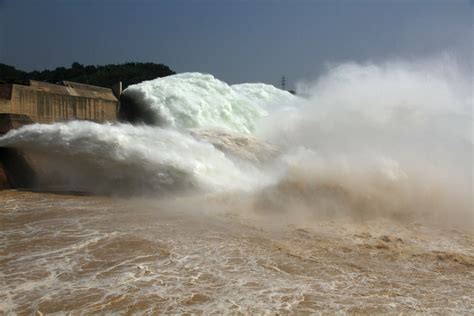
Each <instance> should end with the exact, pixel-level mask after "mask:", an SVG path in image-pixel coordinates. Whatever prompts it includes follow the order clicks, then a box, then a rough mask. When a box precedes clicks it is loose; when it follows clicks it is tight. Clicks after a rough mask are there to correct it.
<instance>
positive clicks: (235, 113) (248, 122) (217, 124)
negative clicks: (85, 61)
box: [123, 73, 294, 134]
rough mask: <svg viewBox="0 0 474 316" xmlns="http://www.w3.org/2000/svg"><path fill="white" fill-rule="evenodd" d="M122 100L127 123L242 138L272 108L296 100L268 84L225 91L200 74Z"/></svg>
mask: <svg viewBox="0 0 474 316" xmlns="http://www.w3.org/2000/svg"><path fill="white" fill-rule="evenodd" d="M123 98H124V99H125V100H127V101H128V102H131V104H128V103H126V104H125V107H126V108H125V109H124V110H125V111H128V113H127V116H132V117H131V118H130V117H129V119H131V120H135V121H143V122H145V123H148V124H150V125H158V126H162V127H174V128H213V129H224V130H227V131H233V132H239V133H246V134H251V133H252V132H253V131H254V129H255V127H256V124H257V122H258V120H259V119H261V118H262V117H264V116H266V115H267V111H266V110H267V109H268V107H270V106H271V105H272V104H281V103H283V102H291V101H292V100H294V97H293V96H292V95H291V94H290V93H288V92H286V91H283V90H279V89H277V88H275V87H273V86H270V85H266V84H259V83H257V84H239V85H232V86H229V85H228V84H226V83H225V82H222V81H220V80H217V79H215V78H214V77H213V76H212V75H209V74H201V73H183V74H178V75H174V76H169V77H165V78H158V79H155V80H151V81H145V82H142V83H140V84H136V85H132V86H130V87H128V88H127V89H126V90H125V91H124V92H123ZM130 107H132V109H130ZM132 113H133V114H132Z"/></svg>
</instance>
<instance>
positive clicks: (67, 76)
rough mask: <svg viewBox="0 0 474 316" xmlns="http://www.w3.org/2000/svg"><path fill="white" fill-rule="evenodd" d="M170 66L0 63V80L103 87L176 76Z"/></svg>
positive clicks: (127, 84)
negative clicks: (22, 66) (24, 66)
mask: <svg viewBox="0 0 474 316" xmlns="http://www.w3.org/2000/svg"><path fill="white" fill-rule="evenodd" d="M174 74H175V72H174V71H173V70H171V69H170V68H169V67H168V66H166V65H163V64H155V63H132V62H128V63H124V64H117V65H116V64H110V65H104V66H93V65H89V66H84V65H81V64H79V63H77V62H74V63H72V65H71V67H70V68H65V67H58V68H56V69H54V70H42V71H38V70H35V71H32V72H25V71H22V70H18V69H15V67H12V66H9V65H5V64H1V63H0V81H25V80H29V79H31V80H39V81H46V82H50V83H57V82H60V81H63V80H67V81H74V82H79V83H85V84H91V85H95V86H101V87H112V85H113V84H115V83H117V82H119V81H122V83H123V87H124V88H126V87H128V86H129V85H132V84H135V83H139V82H142V81H145V80H151V79H155V78H158V77H166V76H169V75H174Z"/></svg>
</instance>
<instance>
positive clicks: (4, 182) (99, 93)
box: [0, 80, 122, 190]
mask: <svg viewBox="0 0 474 316" xmlns="http://www.w3.org/2000/svg"><path fill="white" fill-rule="evenodd" d="M121 92H122V83H121V82H119V83H117V84H116V85H114V86H113V87H112V88H103V87H97V86H92V85H87V84H82V83H76V82H71V81H62V82H60V83H58V84H52V83H47V82H41V81H35V80H28V81H25V82H4V83H2V82H1V81H0V136H2V135H4V134H6V133H7V132H8V131H10V130H11V129H15V128H19V127H21V126H23V125H27V124H33V123H43V124H47V123H54V122H64V121H71V120H87V121H93V122H97V123H105V122H113V121H117V118H118V113H119V110H120V94H121ZM36 159H39V158H37V157H33V156H32V155H30V154H28V153H27V152H24V151H20V150H16V149H13V148H0V190H1V189H10V188H33V187H34V183H35V174H36V172H37V170H35V160H36Z"/></svg>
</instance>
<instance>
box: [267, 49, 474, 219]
mask: <svg viewBox="0 0 474 316" xmlns="http://www.w3.org/2000/svg"><path fill="white" fill-rule="evenodd" d="M299 92H300V94H303V95H305V98H306V99H305V100H300V101H299V102H298V103H297V104H295V105H294V107H291V108H289V107H287V108H285V109H283V110H280V111H277V112H275V113H272V114H271V115H270V116H269V117H268V118H266V119H265V121H264V122H263V123H262V124H261V125H260V128H259V130H258V135H259V136H260V137H262V138H264V139H267V140H269V141H271V142H274V143H277V144H278V145H280V146H281V147H282V148H284V151H285V152H286V155H284V156H283V158H282V165H283V166H282V167H281V169H282V170H283V171H282V173H281V174H280V177H281V178H282V179H281V181H280V183H281V185H280V186H277V188H276V192H275V193H274V194H273V196H272V195H271V194H267V199H270V200H271V199H274V198H276V200H277V202H276V203H274V204H278V205H282V201H281V197H282V196H284V195H285V194H287V199H286V201H290V202H288V203H289V205H294V202H295V200H298V201H297V202H301V203H303V204H305V207H306V208H310V209H317V210H319V211H324V209H326V210H327V209H330V210H332V211H335V210H341V209H342V208H345V207H349V208H352V211H353V209H354V208H362V209H364V210H365V211H369V210H370V209H372V211H375V209H377V210H376V211H378V212H381V213H383V212H386V211H387V210H388V211H390V212H407V213H410V212H414V211H416V212H424V211H427V212H432V211H435V210H437V211H442V212H443V213H444V214H447V213H458V212H462V213H465V214H472V163H473V159H472V149H473V148H472V147H473V142H472V106H473V104H472V90H471V87H470V84H469V80H468V79H467V78H466V77H465V76H463V75H462V74H461V71H459V69H458V68H457V66H456V64H455V63H454V62H452V61H451V60H449V59H445V58H443V59H438V60H431V61H429V62H426V61H424V62H413V63H407V62H388V63H385V64H381V65H374V64H365V65H363V64H355V63H348V64H342V65H339V66H337V67H334V68H332V69H330V70H329V71H328V72H327V73H326V74H325V75H324V76H322V77H321V78H320V79H319V80H318V81H316V82H315V83H310V84H304V85H300V90H299ZM290 184H291V185H290ZM291 186H292V187H291ZM282 187H283V188H282ZM290 187H291V188H290ZM295 187H297V188H298V189H294V188H295ZM292 190H296V191H297V192H293V191H292ZM270 202H271V201H270Z"/></svg>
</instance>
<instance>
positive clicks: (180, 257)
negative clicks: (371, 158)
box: [0, 191, 474, 314]
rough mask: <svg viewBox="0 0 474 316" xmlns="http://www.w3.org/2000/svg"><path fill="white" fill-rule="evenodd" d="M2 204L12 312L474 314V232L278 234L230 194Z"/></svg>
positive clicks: (382, 226)
mask: <svg viewBox="0 0 474 316" xmlns="http://www.w3.org/2000/svg"><path fill="white" fill-rule="evenodd" d="M0 199H1V200H2V202H3V206H2V211H1V213H0V234H1V240H2V243H1V247H0V255H1V257H0V268H1V269H0V271H1V275H0V277H1V278H0V279H1V280H2V283H1V291H0V302H1V305H0V310H2V311H4V312H8V311H14V312H17V313H19V314H32V313H33V312H38V313H39V312H41V313H53V312H77V313H79V312H81V313H84V314H90V313H109V312H138V313H144V312H151V313H153V314H154V313H157V312H162V313H184V312H190V313H194V312H197V313H199V312H204V313H212V312H216V313H222V312H225V313H227V312H232V311H233V312H243V313H264V312H269V311H272V312H279V313H296V312H302V313H310V312H316V311H347V312H363V313H374V312H376V313H389V312H429V313H439V314H446V313H470V312H472V311H473V309H474V299H473V297H472V295H471V293H472V290H473V284H474V274H473V272H474V256H473V255H472V254H473V253H474V247H473V245H474V243H473V241H474V238H473V237H474V236H473V235H472V231H463V230H457V229H452V228H450V229H448V228H434V227H432V226H429V225H425V224H422V222H420V221H417V220H414V221H413V222H404V221H397V220H390V219H384V218H372V219H370V220H364V221H354V220H353V219H348V218H344V217H340V218H337V219H334V218H332V219H320V220H318V221H313V222H308V221H307V222H306V223H299V224H292V225H283V224H280V223H282V222H283V220H282V218H284V215H282V214H279V216H281V217H282V218H280V217H278V216H277V215H272V214H268V213H266V214H250V213H248V207H247V205H245V209H247V212H242V210H241V209H240V208H242V207H244V206H243V205H241V203H242V202H241V201H240V200H239V201H235V200H233V198H232V197H208V198H206V199H201V198H193V199H192V200H188V199H180V200H179V201H176V200H165V201H163V200H161V201H156V200H148V199H132V200H129V199H128V200H122V199H117V198H101V197H79V196H67V195H51V194H44V193H26V192H15V191H11V192H3V193H1V194H0ZM257 215H258V216H257ZM270 218H271V220H269V219H270ZM272 221H273V222H272Z"/></svg>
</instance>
